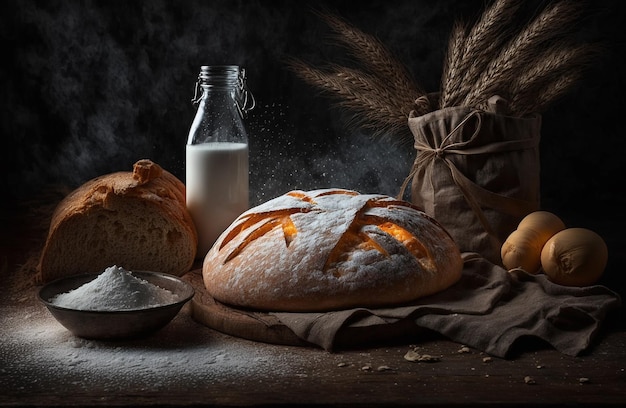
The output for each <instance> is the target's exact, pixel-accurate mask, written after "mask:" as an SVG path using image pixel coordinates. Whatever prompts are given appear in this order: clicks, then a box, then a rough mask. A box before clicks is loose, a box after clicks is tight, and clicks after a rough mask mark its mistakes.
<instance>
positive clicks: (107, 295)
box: [50, 265, 178, 311]
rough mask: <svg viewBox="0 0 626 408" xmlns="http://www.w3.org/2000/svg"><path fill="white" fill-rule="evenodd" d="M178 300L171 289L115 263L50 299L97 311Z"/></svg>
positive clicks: (63, 304)
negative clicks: (75, 286) (82, 283)
mask: <svg viewBox="0 0 626 408" xmlns="http://www.w3.org/2000/svg"><path fill="white" fill-rule="evenodd" d="M176 301H178V297H177V296H176V295H175V294H174V293H172V292H171V291H169V290H167V289H164V288H161V287H159V286H156V285H154V284H152V283H150V282H148V281H146V280H144V279H141V278H138V277H136V276H134V275H133V274H132V272H130V271H127V270H125V269H124V268H121V267H118V266H116V265H114V266H111V267H109V268H107V269H106V270H105V271H104V272H102V273H101V274H100V275H98V277H97V278H96V279H94V280H92V281H91V282H88V283H85V284H84V285H82V286H80V287H79V288H76V289H74V290H71V291H69V292H66V293H61V294H59V295H56V296H55V297H53V298H52V299H50V302H51V303H53V304H55V305H56V306H60V307H67V308H71V309H78V310H97V311H111V310H133V309H144V308H147V307H156V306H162V305H165V304H171V303H175V302H176Z"/></svg>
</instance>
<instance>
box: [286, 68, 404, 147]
mask: <svg viewBox="0 0 626 408" xmlns="http://www.w3.org/2000/svg"><path fill="white" fill-rule="evenodd" d="M289 64H290V66H291V68H292V69H293V70H294V71H295V72H296V73H297V74H298V75H299V76H300V77H301V78H302V79H303V80H304V81H306V82H308V83H309V84H311V85H314V86H316V87H318V88H320V89H321V90H322V91H324V92H327V93H329V94H331V95H333V96H335V97H336V98H338V99H339V105H340V106H342V107H344V108H347V109H349V110H352V111H355V112H357V113H358V114H359V115H357V116H355V117H354V118H353V121H354V123H357V124H358V125H360V126H363V127H366V128H369V129H372V130H374V131H375V133H376V134H377V135H382V134H385V133H386V132H390V133H396V132H404V131H406V121H407V118H408V113H409V112H410V110H411V103H412V101H410V100H404V101H400V100H398V98H397V96H396V95H394V94H393V93H392V91H391V90H390V89H388V88H387V87H385V86H383V85H384V84H382V83H381V82H380V81H379V80H378V79H377V78H374V77H372V76H371V75H368V74H366V73H363V72H361V71H358V70H354V69H350V68H346V67H338V66H335V67H334V71H331V72H327V71H323V70H320V69H316V68H313V67H310V66H308V65H307V64H306V63H304V62H302V61H299V60H291V61H290V63H289Z"/></svg>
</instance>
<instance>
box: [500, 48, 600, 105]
mask: <svg viewBox="0 0 626 408" xmlns="http://www.w3.org/2000/svg"><path fill="white" fill-rule="evenodd" d="M595 52H596V48H595V47H594V46H592V45H589V44H583V45H578V46H573V47H568V46H565V45H564V44H560V43H559V44H557V45H555V46H552V47H550V48H547V49H546V50H544V51H543V52H541V53H539V54H537V56H536V57H535V58H534V60H533V61H532V62H531V63H530V64H529V65H528V66H527V67H526V69H525V70H524V71H523V72H520V74H519V75H518V76H516V77H515V79H514V80H513V81H512V82H511V84H510V89H511V90H510V95H511V96H510V106H511V109H512V112H511V113H513V114H516V115H521V116H523V115H526V114H529V113H534V112H537V110H536V109H537V97H538V95H541V96H540V97H539V98H540V100H541V99H543V98H548V99H546V101H545V102H542V103H541V105H542V106H545V105H547V104H549V103H550V99H549V97H550V92H546V89H547V88H550V87H551V84H552V83H556V82H559V81H560V78H562V77H570V76H572V77H580V76H581V75H578V76H576V75H573V74H575V73H577V72H578V73H580V72H581V71H582V69H583V68H584V67H585V65H586V64H587V63H588V62H589V61H590V60H591V58H592V57H593V56H594V55H595ZM565 82H566V83H571V81H565ZM561 86H562V85H561ZM543 94H545V95H543ZM557 96H560V93H559V94H558V95H557Z"/></svg>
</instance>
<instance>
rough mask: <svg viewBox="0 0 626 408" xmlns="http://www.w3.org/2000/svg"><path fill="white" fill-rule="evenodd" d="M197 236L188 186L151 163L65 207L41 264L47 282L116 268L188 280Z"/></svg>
mask: <svg viewBox="0 0 626 408" xmlns="http://www.w3.org/2000/svg"><path fill="white" fill-rule="evenodd" d="M196 246H197V234H196V230H195V227H194V225H193V222H192V220H191V217H190V215H189V213H188V211H187V208H186V206H185V186H184V184H183V183H182V182H181V181H180V180H178V179H177V178H176V177H175V176H174V175H172V174H171V173H169V172H167V171H165V170H163V169H162V168H161V167H160V166H158V165H157V164H156V163H153V162H151V161H150V160H140V161H138V162H137V163H135V165H134V169H133V172H117V173H112V174H107V175H104V176H101V177H97V178H95V179H93V180H90V181H88V182H86V183H85V184H83V185H82V186H80V187H78V188H77V189H76V190H74V191H73V192H72V193H70V194H69V195H68V196H67V197H65V198H64V199H63V201H61V203H59V205H58V206H57V207H56V209H55V212H54V214H53V216H52V220H51V222H50V229H49V232H48V237H47V239H46V243H45V246H44V249H43V251H42V255H41V257H40V260H39V265H38V275H37V279H36V280H37V281H39V282H41V283H45V282H49V281H51V280H54V279H57V278H61V277H64V276H69V275H75V274H80V273H90V272H102V271H103V270H104V269H105V268H107V267H109V266H111V265H119V266H122V267H124V268H125V269H129V270H150V271H158V272H165V273H170V274H173V275H178V276H180V275H182V274H184V273H185V272H187V271H188V270H189V269H190V268H191V266H192V264H193V261H194V258H195V254H196Z"/></svg>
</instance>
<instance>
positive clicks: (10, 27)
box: [0, 0, 626, 292]
mask: <svg viewBox="0 0 626 408" xmlns="http://www.w3.org/2000/svg"><path fill="white" fill-rule="evenodd" d="M487 3H488V2H487ZM545 3H546V2H545V1H529V2H528V5H529V6H528V7H529V10H531V11H532V10H533V8H535V9H537V10H538V9H539V8H541V7H542V6H544V5H545ZM484 4H485V2H483V1H467V0H465V1H462V0H437V1H435V0H395V1H386V0H369V1H368V0H365V1H359V2H356V1H354V2H353V1H310V0H308V1H288V0H284V1H280V0H275V1H261V0H257V1H243V0H204V1H192V0H187V1H184V0H183V1H173V0H172V1H167V0H150V1H148V0H146V1H116V0H113V1H69V0H66V1H28V0H27V1H18V0H7V1H3V2H2V3H1V5H0V15H1V17H0V18H1V19H2V21H1V23H0V43H1V44H2V50H3V55H4V58H3V62H2V63H1V64H2V66H1V69H0V78H1V81H2V86H1V90H0V95H1V98H2V99H1V102H0V103H1V104H2V111H1V112H2V113H1V114H2V123H1V128H0V131H1V132H2V148H1V149H0V152H1V153H0V162H1V163H2V175H3V176H2V178H1V179H0V182H1V183H2V184H1V185H0V191H2V195H3V200H2V206H3V214H4V216H3V217H2V219H3V222H5V221H4V220H6V218H9V217H10V213H11V211H13V210H14V208H15V207H16V205H17V204H19V203H21V202H24V201H27V200H33V199H36V198H37V197H38V196H40V195H42V194H44V193H45V192H46V191H47V190H48V189H52V188H56V187H57V186H65V187H69V188H74V187H76V186H78V185H79V184H81V183H83V182H85V181H87V180H88V179H90V178H93V177H95V176H98V175H101V174H104V173H109V172H113V171H118V170H130V169H131V168H132V164H133V163H134V162H135V161H136V160H138V159H141V158H150V159H152V160H154V161H155V162H157V163H159V164H160V165H161V166H163V167H164V168H165V169H167V170H169V171H171V172H172V173H174V174H175V175H177V176H178V177H179V178H181V179H182V180H184V157H185V143H186V137H187V132H188V129H189V126H190V124H191V120H192V118H193V115H194V113H195V109H194V107H193V106H192V105H191V103H190V99H191V97H192V95H193V87H194V83H195V80H196V77H197V73H198V70H199V67H200V65H205V64H206V65H221V64H238V65H242V66H244V67H246V68H247V70H248V85H249V87H250V89H251V90H252V92H253V93H254V95H255V97H256V100H257V103H258V106H257V108H256V109H255V110H254V111H253V112H252V113H251V115H250V117H249V118H248V127H249V139H250V154H251V156H250V161H251V163H250V166H251V193H252V197H251V199H252V204H253V205H254V204H258V203H260V202H263V201H265V200H267V199H269V198H272V197H274V196H277V195H280V194H282V193H284V192H286V191H288V190H290V189H294V188H298V189H305V190H306V189H312V188H321V187H330V186H333V187H344V188H352V189H357V190H360V191H362V192H376V193H385V194H390V195H395V194H396V193H397V191H398V189H399V186H400V184H401V182H402V180H403V179H404V177H405V176H406V175H407V173H408V171H409V168H410V165H411V162H412V160H413V158H414V157H413V150H412V146H411V143H410V141H408V142H407V141H406V140H402V141H400V140H399V139H398V138H397V137H394V135H391V137H390V139H371V138H370V137H369V135H368V134H367V133H366V132H357V131H354V130H352V129H350V128H349V127H348V126H347V125H346V119H347V118H346V115H345V114H344V113H343V112H342V111H341V110H339V109H337V108H335V107H334V106H333V105H332V103H331V100H329V99H327V98H325V97H323V96H321V95H319V92H318V90H317V89H314V88H312V87H310V86H308V85H306V84H304V83H303V82H302V81H301V80H300V79H298V78H297V77H296V76H295V75H294V74H293V73H292V72H291V71H289V70H288V69H287V68H286V64H285V59H286V58H287V57H299V58H302V59H305V60H306V61H308V62H311V63H312V64H314V65H320V64H322V63H325V62H330V61H344V60H345V51H344V50H343V49H341V48H338V47H336V46H334V45H333V44H331V42H330V31H329V30H328V28H327V27H326V26H325V25H324V24H323V23H322V22H321V21H320V20H319V18H317V17H316V16H315V15H314V14H313V13H312V10H313V9H320V8H322V7H327V8H328V9H329V10H331V11H334V12H336V13H338V14H340V15H342V16H343V17H345V18H346V19H347V20H348V21H350V22H351V23H352V24H354V25H355V26H357V27H359V28H360V29H361V30H363V31H365V32H368V33H370V34H374V35H376V36H377V37H378V38H379V39H380V40H381V41H382V42H383V43H384V44H386V45H387V46H388V48H390V49H391V50H392V51H393V52H394V53H395V54H396V55H397V57H398V58H399V59H400V60H401V61H403V62H404V63H405V64H406V65H407V67H408V68H409V70H410V71H411V73H412V74H413V76H414V77H415V78H416V80H417V81H418V82H419V83H420V84H421V85H422V86H423V87H424V88H425V89H426V90H427V91H437V90H438V88H439V80H440V76H441V71H442V64H443V57H444V52H445V47H446V43H447V40H448V34H449V32H450V29H451V26H452V24H453V21H454V20H455V19H457V18H460V19H464V20H472V19H474V18H475V17H476V16H477V15H478V14H479V13H480V12H481V10H482V8H483V6H484ZM625 5H626V2H623V1H618V0H615V1H598V2H589V4H588V5H587V6H588V11H587V12H586V15H585V17H584V18H583V19H582V20H581V22H580V23H579V24H578V26H577V29H576V34H575V36H576V37H577V39H580V40H581V41H591V42H599V43H601V44H602V45H603V48H604V51H603V53H602V55H601V56H599V57H598V58H597V59H596V60H595V61H594V62H593V64H592V66H591V67H590V69H589V70H588V71H587V73H586V75H585V77H584V79H583V80H582V81H581V82H580V83H579V84H578V86H577V87H576V88H575V89H573V90H572V91H571V92H570V93H568V94H567V95H566V96H565V97H564V98H562V99H561V100H559V101H558V102H557V103H556V104H554V105H553V106H552V107H550V109H548V110H547V111H546V112H544V113H543V126H542V140H541V165H542V168H541V175H542V180H541V194H542V206H543V208H544V209H547V210H549V211H553V212H555V213H557V214H558V215H559V216H561V217H562V218H563V219H564V221H565V222H566V224H567V225H568V226H579V227H587V228H591V229H594V230H595V231H597V232H598V233H600V235H602V236H603V237H604V238H605V240H606V241H607V244H608V245H609V253H610V261H609V267H608V268H607V273H606V275H605V278H604V280H603V283H606V284H607V285H609V286H610V287H611V288H613V289H614V290H617V291H619V292H622V287H624V286H625V285H626V284H625V283H624V281H625V280H624V278H623V277H622V275H623V272H622V264H623V261H624V258H625V257H624V254H623V245H624V242H623V238H622V235H623V233H622V231H623V229H624V227H625V223H624V220H625V216H624V209H623V208H624V203H625V201H626V199H625V198H624V194H623V193H622V189H623V186H624V181H623V170H624V158H623V154H624V151H625V149H626V134H625V133H626V130H625V129H626V125H625V124H624V116H625V114H624V107H625V106H626V104H625V103H624V102H625V92H626V86H625V83H624V74H626V69H624V65H623V62H622V54H623V53H624V52H625V51H626V47H625V46H624V45H625V40H626V29H625V28H624V26H625V23H626V6H625ZM389 140H398V142H397V143H390V142H389Z"/></svg>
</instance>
